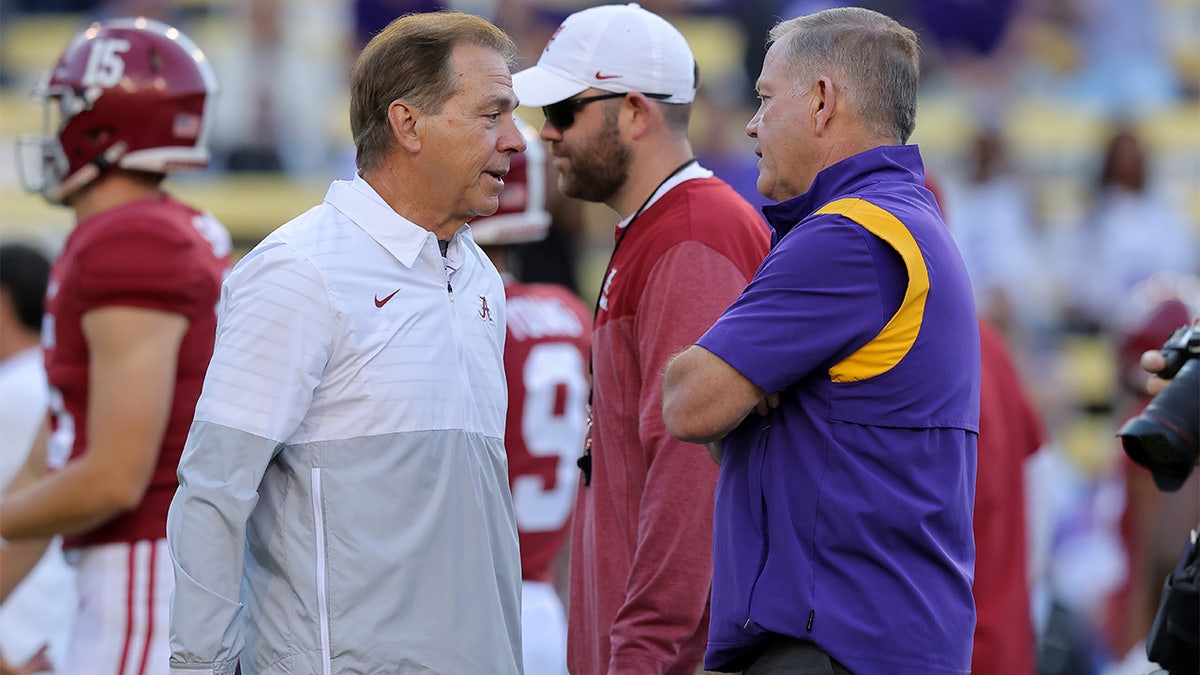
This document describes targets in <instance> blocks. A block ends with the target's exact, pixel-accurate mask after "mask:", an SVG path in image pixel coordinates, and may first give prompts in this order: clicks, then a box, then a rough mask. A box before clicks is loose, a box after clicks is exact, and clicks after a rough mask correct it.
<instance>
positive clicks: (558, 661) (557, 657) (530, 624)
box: [521, 581, 567, 675]
mask: <svg viewBox="0 0 1200 675" xmlns="http://www.w3.org/2000/svg"><path fill="white" fill-rule="evenodd" d="M521 651H522V652H523V655H524V658H525V675H566V673H567V618H566V613H565V612H563V606H562V600H560V599H559V597H558V593H555V592H554V587H553V586H551V585H550V584H546V583H542V582H540V581H522V582H521Z"/></svg>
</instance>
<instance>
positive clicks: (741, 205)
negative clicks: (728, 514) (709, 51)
mask: <svg viewBox="0 0 1200 675" xmlns="http://www.w3.org/2000/svg"><path fill="white" fill-rule="evenodd" d="M696 76H697V70H696V66H695V59H694V58H693V55H692V52H691V49H690V47H689V46H688V43H687V41H686V40H685V39H684V37H683V35H682V34H680V32H679V31H678V30H676V29H675V28H674V27H673V26H671V24H670V23H668V22H667V21H666V20H664V19H663V18H662V17H660V16H658V15H656V14H653V13H651V12H648V11H646V10H644V9H642V8H640V7H638V6H637V5H633V4H630V5H603V6H599V7H593V8H591V9H585V10H582V11H580V12H576V13H574V14H572V15H570V16H568V17H567V18H566V20H565V21H563V23H562V25H561V26H560V27H559V28H558V30H557V32H555V33H554V35H553V37H552V38H551V39H550V41H549V42H548V43H547V44H546V47H545V49H544V50H543V52H542V54H541V57H540V58H539V59H538V62H537V64H536V65H535V66H533V67H531V68H528V69H526V70H523V71H521V72H519V73H517V74H516V75H514V76H513V86H514V88H515V89H516V92H517V95H518V96H519V97H520V99H521V103H522V104H525V105H532V106H542V110H543V112H544V113H545V114H546V123H545V124H544V125H543V126H542V129H541V138H542V140H544V141H546V143H547V144H548V145H549V148H550V153H551V154H552V155H553V157H554V165H555V167H556V168H557V169H558V185H559V188H560V189H561V190H562V192H563V193H564V194H566V195H567V196H569V197H576V198H580V199H583V200H586V201H591V202H601V203H604V204H606V205H608V206H609V207H610V208H611V209H612V210H613V211H615V212H616V213H617V215H618V217H619V218H620V221H619V222H618V223H617V224H616V227H615V228H614V240H615V244H614V248H613V253H612V257H611V258H610V260H609V264H608V269H607V270H606V271H605V274H604V278H603V280H602V284H601V289H600V297H599V299H598V301H597V305H596V313H595V318H594V326H593V332H592V360H591V372H592V376H593V378H594V379H593V381H592V396H591V422H592V426H591V434H590V449H589V450H588V451H586V453H585V455H584V457H583V458H582V459H581V460H580V467H581V468H582V469H583V484H582V486H580V488H579V496H578V498H577V500H576V505H575V512H574V524H573V527H572V538H571V573H570V598H569V606H568V648H567V651H568V663H569V665H570V669H571V672H572V673H573V674H574V675H603V674H605V673H631V672H637V673H678V674H687V675H690V674H691V673H692V672H693V671H694V670H695V669H696V666H697V665H698V664H699V662H700V659H701V655H702V653H703V650H704V644H705V637H706V633H707V625H708V601H709V588H710V584H711V571H712V553H711V546H712V540H711V527H712V500H711V494H712V490H713V486H714V485H715V484H716V475H717V470H716V469H717V467H716V466H715V465H714V464H712V463H711V462H708V461H707V460H705V459H704V456H703V454H702V451H701V450H700V449H699V448H697V447H696V446H694V445H690V444H686V443H682V442H680V441H677V440H675V439H673V438H671V437H670V435H669V434H667V432H666V429H665V428H664V426H663V420H662V408H661V395H662V393H661V392H662V372H663V368H664V366H665V365H666V361H667V359H668V358H669V357H670V356H671V355H672V354H674V353H676V352H678V351H679V350H680V349H682V348H683V347H685V346H686V345H688V344H690V343H691V342H693V341H694V340H695V339H696V338H697V337H698V336H699V335H700V334H701V333H702V332H703V331H704V330H705V329H706V328H707V327H708V326H709V325H711V323H712V321H713V319H714V318H716V316H717V315H718V314H720V312H721V310H722V309H724V308H725V307H726V306H727V305H728V304H729V302H730V301H732V300H733V298H735V297H736V296H737V294H738V293H739V292H740V291H741V289H742V288H743V287H744V286H745V284H746V282H747V281H748V280H749V279H750V277H751V275H753V273H754V270H755V268H756V267H757V265H758V263H759V262H760V261H761V259H762V256H763V255H764V254H765V253H766V249H767V245H768V240H767V232H766V228H765V227H764V225H763V222H762V219H761V217H760V216H759V215H758V213H756V212H755V211H754V209H753V208H752V207H751V206H750V205H749V204H747V203H746V201H745V200H744V199H742V198H741V197H739V196H738V195H737V193H735V192H734V191H733V189H732V188H730V187H729V186H728V185H727V184H726V183H724V182H723V181H721V180H719V179H717V178H714V177H713V175H712V172H711V171H709V170H707V169H705V168H704V167H702V166H700V165H699V164H697V162H696V159H695V156H694V155H695V153H694V152H693V149H692V146H691V143H690V142H689V140H688V122H689V119H690V115H691V107H692V102H693V100H694V98H695V94H696V86H697V82H696Z"/></svg>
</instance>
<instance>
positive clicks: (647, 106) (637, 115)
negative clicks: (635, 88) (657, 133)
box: [621, 92, 661, 138]
mask: <svg viewBox="0 0 1200 675" xmlns="http://www.w3.org/2000/svg"><path fill="white" fill-rule="evenodd" d="M621 105H622V106H624V107H625V108H626V110H622V111H621V113H622V115H624V114H626V112H628V113H629V117H628V119H629V120H630V125H629V134H630V135H631V136H632V137H633V138H638V137H640V136H641V135H642V134H643V133H645V132H646V129H648V128H649V126H650V118H651V116H652V115H654V114H655V113H656V112H657V111H656V110H655V109H654V104H653V103H651V102H650V99H648V98H646V96H645V95H643V94H641V93H639V92H632V93H630V94H627V95H626V96H625V100H624V101H622V103H621ZM659 114H661V113H659Z"/></svg>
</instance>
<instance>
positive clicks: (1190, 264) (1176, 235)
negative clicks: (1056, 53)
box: [1054, 125, 1200, 333]
mask: <svg viewBox="0 0 1200 675" xmlns="http://www.w3.org/2000/svg"><path fill="white" fill-rule="evenodd" d="M1152 169H1153V166H1152V156H1151V154H1150V151H1149V149H1148V148H1147V146H1146V143H1145V141H1144V140H1143V139H1142V137H1141V136H1140V135H1139V133H1138V132H1137V130H1136V129H1135V128H1134V127H1132V126H1125V125H1118V126H1116V127H1115V128H1114V129H1113V130H1112V133H1111V135H1110V136H1109V137H1108V140H1107V141H1106V143H1105V146H1104V150H1103V154H1102V160H1101V165H1100V171H1099V175H1098V177H1097V181H1096V184H1095V190H1094V193H1093V195H1092V203H1091V207H1090V209H1089V212H1088V213H1087V214H1086V216H1085V217H1084V219H1083V220H1082V222H1080V223H1079V224H1078V225H1077V226H1076V227H1075V228H1073V229H1072V230H1071V231H1069V232H1066V233H1064V235H1065V236H1062V237H1060V238H1058V239H1057V240H1056V241H1055V245H1056V246H1057V249H1056V250H1055V251H1054V255H1055V259H1056V260H1059V261H1061V263H1062V265H1061V266H1059V267H1058V269H1059V271H1060V273H1062V274H1063V275H1064V276H1063V278H1062V282H1061V283H1062V284H1063V286H1064V290H1065V292H1066V296H1067V297H1066V302H1067V305H1066V307H1065V311H1066V319H1067V321H1068V323H1069V324H1071V325H1074V326H1083V327H1090V328H1092V329H1093V330H1100V331H1102V332H1104V333H1111V331H1112V330H1113V329H1114V328H1115V326H1114V325H1113V322H1114V319H1115V318H1116V316H1115V314H1114V313H1113V311H1112V310H1113V304H1114V302H1117V301H1118V300H1119V299H1121V298H1126V297H1129V296H1130V294H1131V293H1132V291H1133V289H1134V287H1135V286H1136V285H1137V284H1138V283H1139V282H1141V281H1143V280H1145V279H1147V278H1149V277H1150V276H1152V275H1154V274H1156V273H1174V274H1184V275H1187V274H1197V273H1198V272H1200V242H1198V241H1197V238H1196V236H1195V234H1194V233H1193V232H1191V231H1190V230H1189V227H1188V223H1187V221H1186V219H1185V218H1184V212H1183V209H1182V207H1181V206H1180V205H1179V204H1177V203H1176V202H1175V200H1174V199H1173V197H1172V195H1170V194H1167V193H1166V192H1164V191H1163V186H1162V185H1161V184H1159V183H1158V182H1156V181H1155V179H1154V174H1153V171H1152Z"/></svg>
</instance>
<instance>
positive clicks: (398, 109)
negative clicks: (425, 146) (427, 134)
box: [387, 99, 421, 152]
mask: <svg viewBox="0 0 1200 675" xmlns="http://www.w3.org/2000/svg"><path fill="white" fill-rule="evenodd" d="M387 116H388V126H390V127H391V128H392V137H393V138H395V139H396V142H397V143H399V144H400V147H402V148H404V149H405V150H408V151H409V152H417V151H419V150H420V149H421V134H420V130H419V129H418V124H419V122H420V117H421V111H420V110H418V109H417V108H416V107H414V106H413V105H412V104H411V103H409V102H408V101H405V100H403V99H396V100H395V101H392V102H391V104H389V105H388V110H387Z"/></svg>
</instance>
